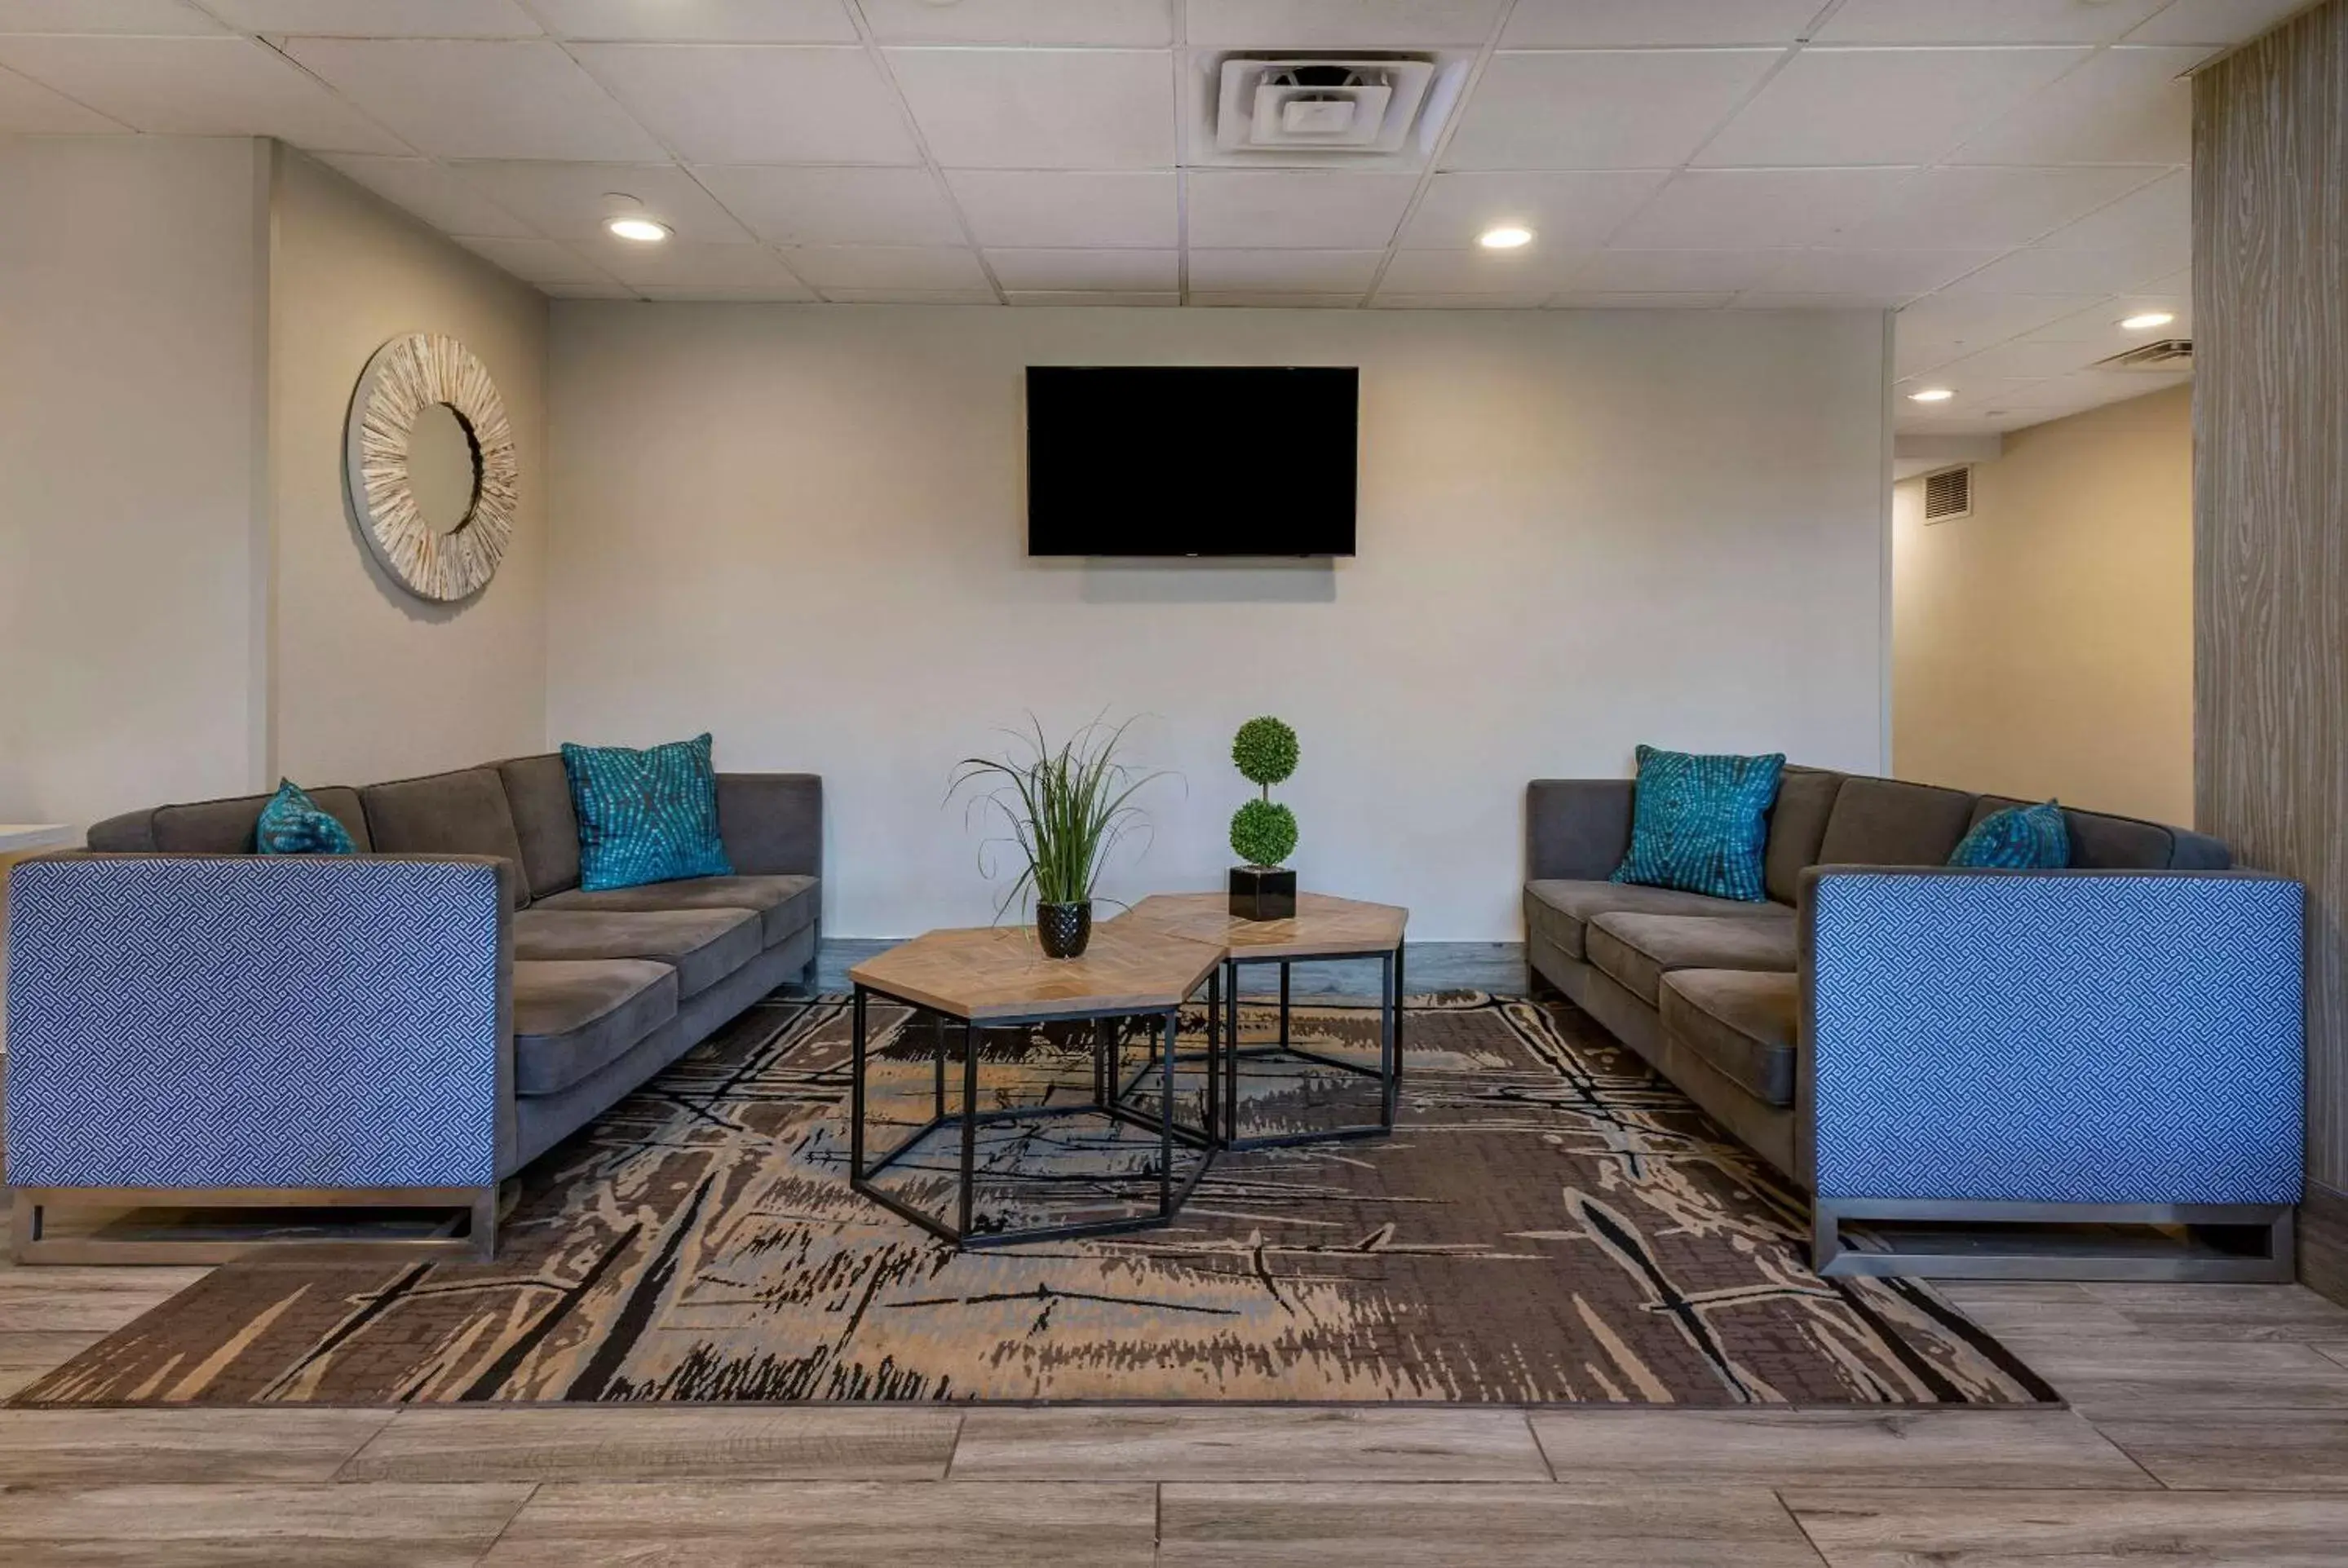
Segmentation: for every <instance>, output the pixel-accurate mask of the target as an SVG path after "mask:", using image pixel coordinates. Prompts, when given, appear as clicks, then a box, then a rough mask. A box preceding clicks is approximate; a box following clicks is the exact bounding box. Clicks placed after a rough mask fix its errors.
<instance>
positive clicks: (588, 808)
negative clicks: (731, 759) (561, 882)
mask: <svg viewBox="0 0 2348 1568" xmlns="http://www.w3.org/2000/svg"><path fill="white" fill-rule="evenodd" d="M562 771H563V772H564V773H565V774H568V775H569V776H570V779H571V804H572V808H573V809H574V810H575V811H577V813H578V814H579V886H582V887H584V888H586V889H587V890H588V891H589V892H591V893H594V892H601V891H602V890H603V889H605V888H610V887H641V886H644V884H645V883H647V882H675V881H678V880H680V879H682V878H684V877H687V876H732V875H734V863H733V862H732V861H730V860H728V859H726V845H725V843H724V842H723V841H722V840H721V839H719V837H718V836H717V772H716V769H715V768H714V767H712V766H711V765H710V762H709V737H708V736H707V735H695V737H694V738H693V739H692V740H689V741H672V742H670V743H668V744H667V745H664V746H654V747H652V748H651V749H650V750H647V751H641V752H639V751H633V750H631V749H630V748H628V747H626V746H574V745H572V744H571V743H569V742H568V741H566V742H564V743H563V745H562Z"/></svg>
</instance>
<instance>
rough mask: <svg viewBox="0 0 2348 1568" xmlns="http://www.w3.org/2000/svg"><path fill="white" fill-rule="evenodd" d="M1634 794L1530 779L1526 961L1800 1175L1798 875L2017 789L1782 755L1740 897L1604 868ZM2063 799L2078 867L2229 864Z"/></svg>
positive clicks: (1803, 1125) (1942, 853)
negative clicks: (1752, 889) (1953, 785)
mask: <svg viewBox="0 0 2348 1568" xmlns="http://www.w3.org/2000/svg"><path fill="white" fill-rule="evenodd" d="M1633 797H1634V785H1633V783H1632V781H1631V780H1628V779H1542V780H1537V781H1535V782H1534V783H1533V784H1531V785H1530V786H1529V792H1528V794H1527V796H1526V803H1525V817H1526V876H1527V880H1526V883H1525V895H1524V897H1525V926H1526V940H1527V957H1528V960H1529V965H1530V968H1531V969H1532V971H1533V973H1534V975H1535V976H1536V977H1538V978H1539V979H1542V980H1546V981H1548V982H1549V983H1550V985H1552V986H1554V987H1556V988H1557V989H1559V990H1560V991H1562V992H1564V993H1565V995H1566V996H1567V997H1569V998H1570V999H1572V1000H1573V1001H1574V1002H1575V1003H1577V1004H1578V1005H1579V1006H1581V1008H1582V1009H1584V1010H1585V1011H1587V1012H1589V1013H1590V1014H1591V1016H1592V1017H1594V1018H1596V1019H1597V1020H1599V1021H1600V1022H1601V1023H1602V1024H1604V1025H1605V1026H1606V1027H1607V1029H1608V1030H1611V1031H1612V1033H1613V1034H1614V1035H1615V1036H1616V1038H1618V1039H1619V1040H1622V1042H1623V1043H1624V1044H1625V1045H1627V1046H1629V1047H1630V1048H1631V1049H1632V1050H1635V1051H1637V1052H1638V1053H1639V1054H1640V1055H1641V1056H1643V1057H1644V1058H1645V1059H1646V1060H1647V1061H1648V1062H1650V1063H1651V1064H1652V1065H1653V1066H1654V1067H1655V1068H1656V1069H1657V1071H1661V1072H1662V1073H1663V1076H1665V1077H1666V1078H1669V1079H1670V1080H1671V1081H1673V1082H1674V1083H1676V1084H1678V1085H1679V1086H1680V1088H1682V1089H1683V1090H1684V1091H1687V1093H1688V1095H1689V1097H1690V1098H1691V1099H1693V1100H1694V1101H1695V1102H1696V1103H1697V1104H1699V1105H1701V1106H1703V1107H1704V1110H1705V1111H1707V1112H1710V1113H1711V1114H1712V1115H1713V1117H1714V1118H1715V1120H1717V1121H1718V1122H1721V1123H1722V1124H1723V1125H1724V1126H1725V1127H1727V1128H1728V1130H1729V1131H1730V1132H1734V1133H1735V1134H1736V1136H1737V1137H1738V1138H1740V1139H1741V1140H1743V1141H1744V1142H1745V1143H1746V1144H1747V1145H1749V1146H1750V1147H1751V1148H1752V1149H1753V1150H1754V1151H1755V1152H1756V1153H1759V1154H1760V1155H1761V1156H1762V1157H1763V1158H1764V1159H1766V1160H1767V1161H1768V1162H1769V1163H1771V1164H1772V1165H1775V1166H1776V1168H1777V1169H1778V1170H1779V1171H1781V1172H1783V1173H1786V1174H1787V1175H1788V1176H1790V1177H1793V1178H1794V1179H1795V1180H1796V1181H1797V1182H1799V1183H1801V1184H1803V1185H1805V1186H1807V1185H1809V1184H1810V1181H1811V1173H1812V1169H1813V1157H1814V1150H1813V1148H1812V1146H1811V1138H1812V1132H1813V1122H1812V1120H1811V1118H1810V1117H1809V1116H1808V1115H1807V1113H1806V1112H1805V1111H1804V1109H1803V1107H1802V1105H1801V1103H1800V1102H1801V1100H1802V1091H1803V1082H1802V1078H1803V1073H1802V1066H1803V1061H1802V1057H1803V1050H1804V1037H1805V1031H1806V1029H1807V1018H1806V1009H1805V995H1804V989H1803V981H1804V979H1805V975H1806V965H1805V961H1804V958H1805V955H1804V948H1803V940H1804V932H1803V926H1802V921H1801V918H1800V916H1801V913H1802V911H1801V905H1802V902H1803V886H1804V880H1805V876H1806V875H1807V876H1813V877H1814V876H1816V874H1817V868H1818V867H1819V866H1834V867H1843V868H1851V867H1862V866H1868V867H1880V866H1930V867H1940V866H1945V865H1946V864H1947V861H1948V858H1949V856H1950V853H1951V852H1952V850H1954V849H1955V848H1956V846H1957V844H1958V841H1959V840H1961V839H1962V838H1963V837H1964V835H1965V834H1966V833H1967V832H1968V831H1969V830H1970V829H1971V828H1972V825H1974V824H1975V823H1977V822H1979V821H1981V820H1982V818H1983V817H1985V816H1987V815H1990V814H1991V813H1992V812H1994V811H1997V810H2000V809H2002V808H2003V807H2006V806H2009V805H2016V804H2025V803H2023V802H2017V801H2013V800H2008V799H2005V798H2003V797H2001V796H1997V795H1973V794H1966V793H1965V792H1963V791H1961V790H1952V789H1941V788H1937V787H1934V786H1931V785H1927V784H1905V783H1901V782H1899V781H1897V780H1893V779H1884V778H1870V777H1865V776H1860V775H1853V774H1840V773H1834V772H1830V771H1828V770H1825V769H1819V768H1807V767H1797V766H1788V767H1787V769H1786V770H1785V774H1784V776H1783V779H1782V782H1781V783H1780V784H1779V787H1778V794H1777V801H1776V805H1775V807H1774V808H1773V809H1772V810H1771V813H1770V815H1769V824H1768V843H1767V850H1766V862H1765V869H1766V876H1765V881H1766V887H1767V891H1768V895H1769V897H1768V899H1767V901H1766V902H1765V903H1759V904H1748V903H1740V902H1735V901H1732V900H1729V899H1723V898H1714V897H1706V896H1704V895H1703V894H1699V893H1683V892H1677V891H1673V890H1671V889H1667V888H1660V887H1643V886H1624V885H1622V884H1617V883H1613V882H1610V881H1608V880H1607V877H1608V876H1610V874H1612V871H1613V870H1614V868H1615V867H1616V866H1619V865H1621V864H1622V857H1623V855H1624V853H1625V851H1626V850H1627V848H1628V847H1629V845H1630V841H1631V816H1632V801H1633ZM2064 815H2065V820H2066V822H2067V823H2068V825H2069V828H2070V834H2071V843H2072V864H2073V866H2075V867H2078V868H2082V869H2085V870H2101V871H2223V870H2224V869H2225V868H2226V867H2227V866H2229V865H2230V855H2229V853H2228V850H2227V847H2226V845H2223V844H2221V843H2219V841H2217V840H2216V839H2214V838H2210V837H2209V836H2207V835H2202V834H2199V833H2194V832H2190V831H2188V830H2186V829H2183V828H2175V827H2165V826H2162V825H2159V824H2157V823H2151V822H2141V821H2137V820H2136V819H2134V818H2130V817H2120V816H2108V815H2103V814H2101V813H2097V812H2088V811H2070V810H2066V811H2065V814H2064Z"/></svg>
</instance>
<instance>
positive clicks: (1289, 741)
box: [1231, 713, 1297, 789]
mask: <svg viewBox="0 0 2348 1568" xmlns="http://www.w3.org/2000/svg"><path fill="white" fill-rule="evenodd" d="M1296 758H1297V745H1296V732H1295V731H1294V730H1292V729H1290V728H1289V727H1288V726H1287V725H1286V724H1284V723H1281V722H1280V721H1279V720H1278V719H1275V718H1273V717H1272V716H1271V715H1270V714H1268V713H1267V714H1265V715H1264V716H1263V717H1262V718H1257V719H1250V720H1249V721H1248V722H1247V723H1244V724H1241V726H1240V733H1238V734H1236V735H1234V736H1232V737H1231V765H1232V766H1234V767H1236V768H1238V769H1239V770H1240V777H1241V778H1243V779H1245V780H1247V781H1248V783H1250V784H1261V785H1262V786H1263V787H1264V788H1265V789H1270V788H1271V787H1272V785H1273V784H1282V783H1284V782H1285V781H1286V780H1287V778H1288V776H1289V775H1290V774H1292V773H1294V772H1295V771H1296Z"/></svg>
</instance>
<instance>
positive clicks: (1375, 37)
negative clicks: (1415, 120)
mask: <svg viewBox="0 0 2348 1568" xmlns="http://www.w3.org/2000/svg"><path fill="white" fill-rule="evenodd" d="M1739 3H1740V4H1741V3H1743V0H1739ZM1507 8H1508V5H1507V0H1189V29H1188V36H1189V41H1190V42H1191V43H1193V44H1197V45H1202V46H1207V47H1210V48H1218V49H1318V50H1329V51H1332V52H1334V51H1336V50H1339V49H1433V48H1437V47H1440V46H1444V45H1468V46H1473V45H1478V44H1481V43H1483V41H1484V40H1485V39H1486V38H1487V37H1488V36H1490V35H1491V31H1492V27H1493V25H1494V24H1495V23H1496V22H1498V20H1499V18H1500V14H1501V13H1502V12H1503V11H1505V10H1506V9H1507Z"/></svg>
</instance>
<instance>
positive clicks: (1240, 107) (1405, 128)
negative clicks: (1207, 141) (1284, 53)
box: [1215, 56, 1435, 153]
mask: <svg viewBox="0 0 2348 1568" xmlns="http://www.w3.org/2000/svg"><path fill="white" fill-rule="evenodd" d="M1220 76H1221V80H1220V92H1219V93H1218V95H1217V101H1216V110H1215V145H1216V146H1217V147H1219V148H1220V149H1223V150H1224V151H1226V152H1277V153H1288V152H1335V153H1347V152H1351V153H1388V152H1394V151H1395V150H1397V149H1399V148H1401V146H1402V145H1403V143H1404V142H1405V141H1406V140H1407V139H1408V138H1409V136H1410V131H1411V127H1412V125H1413V124H1414V123H1416V120H1417V119H1418V115H1419V110H1420V108H1422V107H1424V106H1425V104H1426V97H1427V88H1428V87H1430V86H1431V85H1432V84H1433V83H1434V80H1435V65H1434V62H1432V61H1429V60H1416V59H1406V58H1395V59H1383V60H1371V59H1301V58H1300V59H1248V58H1243V57H1237V56H1235V57H1233V58H1231V59H1227V60H1225V61H1223V63H1222V70H1221V73H1220Z"/></svg>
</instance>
